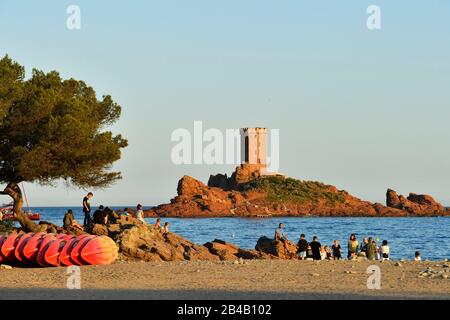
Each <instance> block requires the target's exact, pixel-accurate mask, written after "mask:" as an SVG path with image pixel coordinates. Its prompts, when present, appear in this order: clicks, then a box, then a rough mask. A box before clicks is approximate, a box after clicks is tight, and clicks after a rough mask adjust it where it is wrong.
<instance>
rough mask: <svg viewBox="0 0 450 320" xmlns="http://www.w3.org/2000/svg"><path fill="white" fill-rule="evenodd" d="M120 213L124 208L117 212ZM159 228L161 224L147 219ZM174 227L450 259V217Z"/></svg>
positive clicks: (53, 212) (205, 221)
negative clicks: (366, 243) (372, 244)
mask: <svg viewBox="0 0 450 320" xmlns="http://www.w3.org/2000/svg"><path fill="white" fill-rule="evenodd" d="M31 209H32V211H33V212H40V213H41V220H45V221H49V222H52V223H55V224H57V225H61V224H62V219H63V216H64V213H65V212H67V210H68V209H69V208H68V207H34V208H31ZM114 209H119V208H114ZM72 210H73V211H74V214H75V218H76V219H77V221H78V222H80V223H82V222H83V213H82V211H81V207H79V208H76V207H72ZM146 220H147V221H148V222H149V223H154V220H155V219H146ZM166 221H167V222H169V223H170V231H172V232H176V233H178V234H180V235H182V236H183V237H185V238H187V239H189V240H191V241H193V242H196V243H198V244H203V243H205V242H208V241H211V240H213V239H215V238H217V239H222V240H226V241H229V242H232V243H234V244H236V245H238V246H239V247H241V248H245V249H253V248H254V247H255V244H256V241H257V240H258V238H259V237H260V236H263V235H266V236H270V237H272V236H273V235H274V231H275V229H276V227H277V226H278V223H280V222H281V223H283V224H284V226H285V230H286V233H287V236H288V238H289V239H291V240H293V241H295V242H296V241H297V240H298V238H299V235H300V234H301V233H305V234H306V237H307V240H309V241H310V240H311V238H312V236H313V235H317V236H318V237H319V241H320V242H321V243H322V245H326V244H328V245H332V242H333V240H334V239H338V240H339V241H340V243H341V246H342V248H343V251H346V246H347V240H348V238H349V235H350V234H351V233H355V234H356V235H357V237H358V240H359V241H360V242H361V240H362V238H364V237H369V236H371V237H373V238H374V239H378V241H377V243H378V244H379V245H381V241H382V240H387V241H388V242H389V246H390V249H391V258H392V259H402V258H404V259H413V258H414V252H415V251H420V252H421V253H422V259H430V260H440V259H444V258H450V217H430V218H412V217H407V218H329V217H327V218H323V217H283V218H260V219H257V218H163V219H162V222H166Z"/></svg>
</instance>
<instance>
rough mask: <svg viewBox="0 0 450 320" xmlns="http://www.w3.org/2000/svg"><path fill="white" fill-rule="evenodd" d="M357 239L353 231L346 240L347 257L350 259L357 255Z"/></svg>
mask: <svg viewBox="0 0 450 320" xmlns="http://www.w3.org/2000/svg"><path fill="white" fill-rule="evenodd" d="M358 245H359V243H358V240H357V239H356V235H355V234H354V233H352V235H351V236H350V239H349V240H348V245H347V248H348V254H347V258H348V259H349V260H350V259H352V258H353V257H356V256H358Z"/></svg>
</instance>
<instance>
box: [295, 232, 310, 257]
mask: <svg viewBox="0 0 450 320" xmlns="http://www.w3.org/2000/svg"><path fill="white" fill-rule="evenodd" d="M305 238H306V236H305V235H304V234H303V233H302V234H301V235H300V239H299V240H298V243H297V247H298V250H297V256H298V258H299V259H300V260H305V259H306V250H308V241H306V239H305Z"/></svg>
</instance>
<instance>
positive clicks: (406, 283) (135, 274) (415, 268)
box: [0, 260, 450, 300]
mask: <svg viewBox="0 0 450 320" xmlns="http://www.w3.org/2000/svg"><path fill="white" fill-rule="evenodd" d="M372 265H375V266H379V267H380V271H381V273H380V275H381V288H380V289H379V290H374V289H368V288H367V279H368V277H369V276H370V274H368V273H367V268H368V267H369V266H372ZM444 266H448V264H447V262H442V261H440V262H437V261H433V262H431V261H422V262H412V261H405V262H401V263H398V262H396V261H385V262H380V261H356V260H352V261H349V260H340V261H333V260H331V261H327V260H322V261H298V260H297V261H285V260H245V261H244V262H242V263H240V262H238V263H236V262H229V261H226V262H225V261H217V262H212V261H183V262H123V261H119V262H116V263H114V264H112V265H107V266H83V267H81V268H80V276H81V290H68V289H67V288H66V282H67V279H68V277H69V276H68V275H67V269H66V268H61V267H60V268H13V269H10V270H4V269H1V270H0V279H1V280H0V288H1V290H0V299H36V298H38V299H133V300H135V299H213V300H216V299H221V300H227V299H450V279H448V278H445V279H444V278H441V274H437V276H436V277H434V276H433V277H432V278H431V277H421V276H420V275H419V273H420V272H423V271H424V270H428V269H427V268H431V270H434V271H436V272H442V274H446V275H449V276H450V272H449V271H450V270H449V268H447V267H444ZM434 271H433V272H434Z"/></svg>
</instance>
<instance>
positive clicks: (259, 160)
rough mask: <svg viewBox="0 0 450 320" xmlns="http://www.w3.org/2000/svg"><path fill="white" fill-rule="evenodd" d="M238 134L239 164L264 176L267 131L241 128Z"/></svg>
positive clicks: (264, 129)
mask: <svg viewBox="0 0 450 320" xmlns="http://www.w3.org/2000/svg"><path fill="white" fill-rule="evenodd" d="M240 133H241V164H243V165H247V166H249V167H253V168H254V169H255V170H258V171H260V174H264V173H265V171H266V169H267V129H266V128H242V129H241V130H240Z"/></svg>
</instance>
